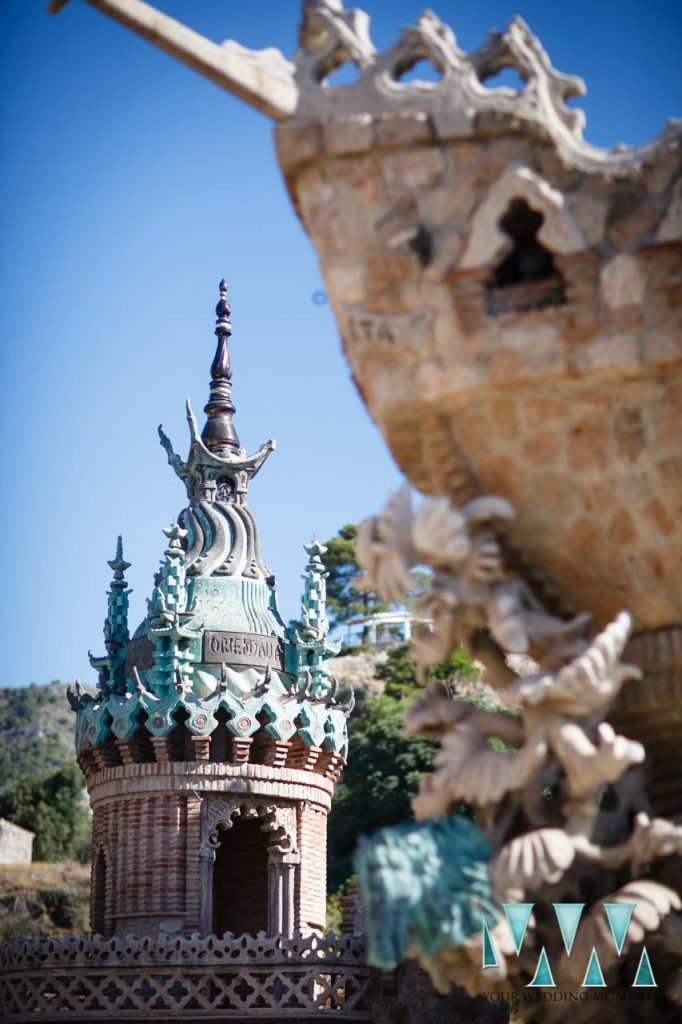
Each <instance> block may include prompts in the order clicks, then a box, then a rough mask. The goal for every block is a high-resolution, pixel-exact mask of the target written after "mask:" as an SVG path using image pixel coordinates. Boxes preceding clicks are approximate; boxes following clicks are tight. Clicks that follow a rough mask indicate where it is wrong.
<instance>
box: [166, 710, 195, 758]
mask: <svg viewBox="0 0 682 1024" xmlns="http://www.w3.org/2000/svg"><path fill="white" fill-rule="evenodd" d="M173 718H174V719H175V721H176V722H177V725H176V726H175V728H174V729H173V731H172V732H171V733H170V734H169V736H168V747H169V751H170V760H171V761H193V760H194V744H193V743H192V733H191V732H190V731H189V729H188V728H187V720H188V719H189V714H188V713H187V712H186V711H185V709H184V708H179V709H178V710H177V711H176V712H175V714H174V715H173Z"/></svg>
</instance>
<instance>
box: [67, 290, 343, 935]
mask: <svg viewBox="0 0 682 1024" xmlns="http://www.w3.org/2000/svg"><path fill="white" fill-rule="evenodd" d="M226 295H227V286H226V285H225V282H224V281H223V282H221V284H220V299H219V302H218V305H217V307H216V313H217V323H216V329H215V333H216V335H217V339H218V340H217V349H216V354H215V357H214V360H213V363H212V366H211V383H210V394H209V400H208V403H207V404H206V406H205V412H206V423H205V426H204V428H203V430H202V431H201V433H200V432H199V429H198V426H197V422H196V419H195V417H194V414H193V412H192V409H191V406H190V405H189V402H188V404H187V418H188V421H189V428H190V434H191V444H190V451H189V455H188V458H187V461H186V462H183V460H182V459H181V458H180V457H179V456H178V455H176V454H175V452H174V451H173V448H172V446H171V443H170V441H169V439H168V438H167V437H166V435H165V434H164V432H163V430H162V429H161V428H159V435H160V438H161V444H162V445H163V447H164V448H165V449H166V452H167V454H168V461H169V464H170V465H171V466H172V468H173V469H174V470H175V472H176V473H177V475H178V476H179V477H180V479H181V480H182V482H183V483H184V485H185V487H186V489H187V497H188V504H187V506H186V507H185V508H184V509H183V510H182V511H181V512H180V514H179V516H178V518H177V522H176V523H173V524H172V525H171V526H169V527H168V528H167V529H165V530H164V533H165V535H166V537H167V538H168V544H167V547H166V550H165V554H164V559H163V561H162V564H161V568H160V571H159V572H158V573H157V574H156V576H155V579H154V589H153V592H152V596H151V598H150V599H149V600H148V602H147V615H146V617H145V619H144V621H143V622H142V623H141V624H140V625H139V627H138V628H137V630H136V631H135V633H134V635H133V637H132V638H131V637H130V635H129V631H128V594H129V591H128V588H127V583H126V580H125V578H124V574H125V570H126V569H128V568H129V563H127V562H126V561H124V559H123V551H122V544H121V540H120V538H119V542H118V546H117V550H116V556H115V558H114V559H113V560H112V561H111V562H109V565H110V566H111V568H112V570H113V580H112V582H111V587H110V590H109V595H108V614H107V617H106V620H105V625H104V639H105V646H106V654H105V655H104V656H103V657H99V658H96V657H93V656H92V655H91V656H90V661H91V664H92V666H93V667H94V668H95V669H97V671H98V674H99V683H98V691H97V693H96V695H95V696H94V697H92V696H90V695H88V694H87V693H85V692H84V691H83V690H82V689H81V688H80V687H78V686H77V687H76V689H77V693H76V694H73V693H70V695H69V696H70V701H71V705H72V707H73V708H74V710H75V711H76V712H77V724H76V748H77V753H78V760H79V764H80V765H81V768H82V770H83V772H84V773H85V777H86V781H87V786H88V790H89V793H90V800H91V805H92V811H93V846H92V902H91V927H92V931H93V932H94V933H95V934H101V935H102V936H104V937H105V938H107V937H110V936H112V935H116V934H119V935H120V934H126V935H132V936H144V935H147V934H151V933H158V932H159V931H160V932H165V933H170V934H178V935H186V936H189V935H191V934H193V933H196V932H199V933H200V934H201V935H211V934H217V935H223V934H224V933H225V932H232V933H234V934H235V935H241V934H251V935H256V934H257V933H260V932H265V933H267V934H269V935H284V936H291V935H293V933H294V931H295V930H299V929H300V930H301V931H302V932H303V933H305V932H306V931H308V932H311V931H314V930H322V929H323V928H324V925H325V890H326V884H325V883H326V852H327V851H326V843H327V840H326V833H327V813H328V811H329V808H330V804H331V799H332V794H333V790H334V782H335V779H336V777H337V775H338V773H339V772H340V769H341V767H342V766H343V764H344V758H345V755H346V751H347V728H346V717H347V714H348V713H349V710H350V707H351V704H352V694H349V695H348V698H347V700H346V701H345V703H341V702H340V701H339V700H338V699H337V694H336V690H337V687H336V683H335V681H334V679H333V677H332V676H331V675H330V673H329V670H328V667H327V665H326V661H327V659H328V658H329V657H330V655H331V654H333V653H335V650H336V649H335V648H334V647H333V645H331V644H329V643H328V641H327V631H328V622H327V618H326V614H325V575H326V573H325V571H324V566H323V563H322V561H321V556H322V555H323V554H324V552H325V548H324V547H323V546H322V545H321V544H319V543H317V542H313V543H311V544H308V545H306V551H307V552H308V556H309V561H308V565H307V567H306V574H305V577H304V579H305V593H304V597H303V607H302V613H301V622H300V624H299V625H298V627H297V628H287V627H285V625H284V622H283V621H282V619H281V617H280V614H279V611H278V609H277V602H276V596H275V579H274V576H273V575H272V573H271V572H270V570H269V569H267V568H266V567H265V565H264V564H263V562H262V560H261V555H260V549H259V542H258V532H257V528H256V523H255V521H254V517H253V515H252V514H251V512H250V511H249V508H248V505H247V491H248V487H249V484H250V482H251V480H252V478H253V477H254V476H255V475H256V473H257V472H258V471H259V469H260V468H261V466H262V465H263V464H264V462H265V460H266V459H267V457H268V455H269V454H270V452H271V451H272V450H273V449H274V447H275V445H274V442H273V441H268V443H267V444H265V445H262V446H261V447H260V449H259V450H258V451H257V452H256V453H255V454H254V455H247V453H246V451H245V450H244V449H243V448H242V447H241V445H240V442H239V439H238V437H237V433H236V430H235V427H234V423H233V414H234V411H235V408H234V405H233V403H232V397H231V392H232V383H231V378H232V370H231V365H230V356H229V349H228V339H229V336H230V334H231V331H232V328H231V324H230V319H229V318H230V307H229V305H228V302H227V298H226Z"/></svg>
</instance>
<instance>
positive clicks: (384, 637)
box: [346, 608, 433, 648]
mask: <svg viewBox="0 0 682 1024" xmlns="http://www.w3.org/2000/svg"><path fill="white" fill-rule="evenodd" d="M414 626H423V627H425V628H427V629H428V628H430V627H431V628H432V626H433V624H432V622H431V619H424V618H419V617H418V616H415V615H412V614H411V612H409V611H408V610H407V609H406V608H404V609H398V610H395V611H390V612H377V613H376V614H374V615H362V616H359V617H358V618H356V619H350V621H348V622H347V623H346V643H347V644H348V645H355V644H362V645H365V646H367V647H380V648H386V647H396V646H397V645H398V644H404V643H408V642H409V640H411V639H412V629H413V627H414Z"/></svg>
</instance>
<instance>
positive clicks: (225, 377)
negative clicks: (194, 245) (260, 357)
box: [201, 278, 241, 455]
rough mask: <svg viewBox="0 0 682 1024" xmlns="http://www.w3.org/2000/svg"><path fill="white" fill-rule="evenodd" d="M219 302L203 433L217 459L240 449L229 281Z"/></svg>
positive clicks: (216, 309) (221, 291)
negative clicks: (230, 348) (229, 345)
mask: <svg viewBox="0 0 682 1024" xmlns="http://www.w3.org/2000/svg"><path fill="white" fill-rule="evenodd" d="M219 288H220V298H219V300H218V305H217V306H216V308H215V311H216V316H217V320H216V325H215V333H216V337H217V338H218V344H217V346H216V350H215V356H214V357H213V362H212V363H211V385H210V392H209V396H208V402H207V403H206V405H205V406H204V412H205V413H206V424H205V426H204V429H203V430H202V432H201V437H202V439H203V441H204V444H205V445H206V447H207V448H209V449H210V450H211V451H212V452H215V453H216V455H221V454H226V453H227V452H228V451H230V450H231V451H234V452H238V451H240V449H241V445H240V443H239V438H238V437H237V431H236V430H235V428H234V424H233V422H232V417H233V415H234V412H235V408H234V404H233V402H232V365H231V363H230V350H229V347H228V338H229V337H230V335H231V334H232V324H231V323H230V312H231V310H230V304H229V302H228V301H227V281H226V280H225V278H223V280H222V281H221V282H220V285H219Z"/></svg>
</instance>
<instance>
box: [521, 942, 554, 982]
mask: <svg viewBox="0 0 682 1024" xmlns="http://www.w3.org/2000/svg"><path fill="white" fill-rule="evenodd" d="M554 987H555V985H554V977H553V975H552V971H551V968H550V966H549V960H548V959H547V954H546V953H545V947H544V946H543V947H542V949H541V950H540V956H539V957H538V965H537V967H536V968H535V974H534V975H533V980H532V981H531V982H530V984H529V985H526V988H554Z"/></svg>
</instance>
